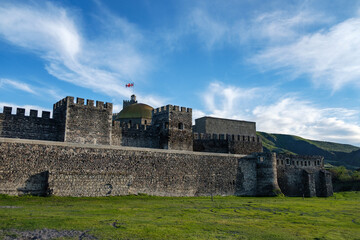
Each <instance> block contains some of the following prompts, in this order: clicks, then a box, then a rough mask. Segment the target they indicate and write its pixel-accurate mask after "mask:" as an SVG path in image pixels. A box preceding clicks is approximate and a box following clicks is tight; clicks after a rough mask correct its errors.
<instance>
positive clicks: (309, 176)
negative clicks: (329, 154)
mask: <svg viewBox="0 0 360 240" xmlns="http://www.w3.org/2000/svg"><path fill="white" fill-rule="evenodd" d="M276 162H277V177H278V184H279V187H280V188H281V191H282V192H283V193H284V194H285V195H286V196H305V197H314V196H319V197H327V196H332V195H333V191H332V182H331V175H330V173H329V172H327V171H326V170H325V169H324V158H323V157H321V156H299V155H289V154H278V156H277V160H276Z"/></svg>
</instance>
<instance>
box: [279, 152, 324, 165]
mask: <svg viewBox="0 0 360 240" xmlns="http://www.w3.org/2000/svg"><path fill="white" fill-rule="evenodd" d="M276 165H277V166H278V167H287V166H289V167H290V166H296V167H300V168H308V167H310V168H311V167H316V168H322V167H323V166H324V157H322V156H302V155H291V154H278V155H277V158H276Z"/></svg>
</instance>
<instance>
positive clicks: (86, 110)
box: [64, 98, 112, 145]
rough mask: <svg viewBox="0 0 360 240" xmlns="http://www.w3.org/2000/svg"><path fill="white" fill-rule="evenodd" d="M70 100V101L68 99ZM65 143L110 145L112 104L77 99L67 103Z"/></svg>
mask: <svg viewBox="0 0 360 240" xmlns="http://www.w3.org/2000/svg"><path fill="white" fill-rule="evenodd" d="M69 100H71V99H69ZM65 110H66V124H65V140H64V141H65V142H74V143H85V144H86V143H89V144H101V145H110V142H111V122H112V104H111V103H105V104H104V102H100V101H96V105H94V101H93V100H87V102H86V105H85V103H84V99H83V98H77V101H76V103H74V102H73V101H67V108H66V109H65Z"/></svg>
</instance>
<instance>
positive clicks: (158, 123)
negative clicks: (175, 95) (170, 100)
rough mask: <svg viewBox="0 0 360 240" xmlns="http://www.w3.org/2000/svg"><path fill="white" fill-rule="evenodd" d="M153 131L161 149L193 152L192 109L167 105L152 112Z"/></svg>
mask: <svg viewBox="0 0 360 240" xmlns="http://www.w3.org/2000/svg"><path fill="white" fill-rule="evenodd" d="M152 125H153V127H154V128H153V130H154V131H155V132H157V133H159V146H160V148H162V149H177V150H187V151H192V150H193V135H192V109H191V108H185V107H179V106H173V105H167V106H164V107H161V108H157V109H154V110H153V118H152Z"/></svg>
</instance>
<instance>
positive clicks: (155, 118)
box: [0, 95, 332, 196]
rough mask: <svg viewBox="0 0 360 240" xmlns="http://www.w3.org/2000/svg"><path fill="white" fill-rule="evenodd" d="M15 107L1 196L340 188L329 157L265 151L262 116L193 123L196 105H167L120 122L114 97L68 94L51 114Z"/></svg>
mask: <svg viewBox="0 0 360 240" xmlns="http://www.w3.org/2000/svg"><path fill="white" fill-rule="evenodd" d="M85 102H86V104H85ZM133 102H136V97H135V96H134V95H133V96H132V100H131V102H124V104H125V105H126V104H131V103H133ZM11 112H12V108H10V107H4V110H3V113H0V180H1V181H0V193H5V194H11V195H18V194H26V193H30V194H37V195H46V194H51V193H52V194H54V195H59V196H110V195H126V194H133V193H147V194H151V195H161V196H207V195H239V196H247V195H249V196H273V195H276V194H278V193H279V192H280V191H279V186H280V188H281V190H282V191H283V193H284V194H285V195H287V196H301V195H303V196H330V195H332V185H331V176H330V174H329V173H328V172H326V171H325V170H324V161H323V158H321V157H309V156H293V155H279V157H278V158H277V159H276V156H275V155H274V154H269V153H260V152H262V143H261V140H260V138H259V137H258V136H257V135H256V128H255V127H256V126H255V123H254V122H245V121H236V120H228V119H217V118H211V117H204V118H201V119H200V120H199V121H197V125H196V126H194V127H192V109H191V108H185V107H179V106H173V105H167V106H163V107H161V108H157V109H154V110H153V111H152V119H151V125H146V124H145V125H143V124H134V123H133V122H131V121H129V122H122V123H121V125H120V122H117V121H112V116H113V115H112V104H111V103H104V102H101V101H96V103H95V101H93V100H86V101H85V99H83V98H77V99H76V102H75V101H74V97H69V96H68V97H66V98H64V99H62V100H60V101H59V102H57V103H55V104H54V106H53V118H51V117H50V112H42V116H41V117H38V112H37V111H36V110H30V115H29V116H25V109H22V108H18V109H17V110H16V114H12V113H11ZM193 129H194V130H199V132H198V133H195V134H193ZM203 130H204V131H203ZM220 130H223V131H220ZM10 138H13V139H10ZM14 138H15V139H14ZM23 139H34V140H23ZM35 139H36V140H35ZM38 140H47V141H38ZM51 141H53V142H51ZM89 144H91V145H89ZM126 146H131V148H129V147H126ZM134 147H137V148H134ZM145 148H146V149H145ZM163 149H167V150H163ZM174 149H176V151H175V150H174ZM177 150H181V151H177ZM193 150H194V151H199V152H193ZM200 152H201V153H200ZM224 153H225V154H224ZM229 153H231V154H229ZM240 154H241V155H240ZM245 154H246V155H245Z"/></svg>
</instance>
